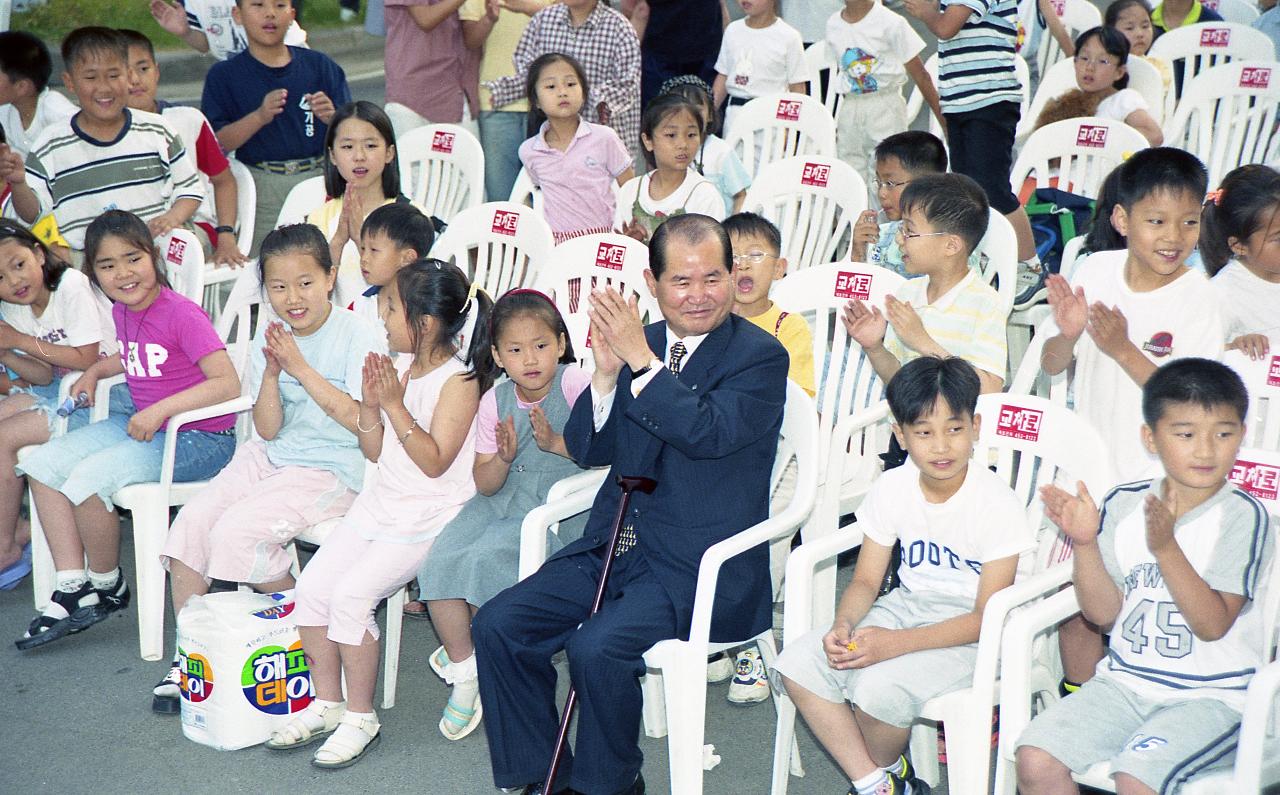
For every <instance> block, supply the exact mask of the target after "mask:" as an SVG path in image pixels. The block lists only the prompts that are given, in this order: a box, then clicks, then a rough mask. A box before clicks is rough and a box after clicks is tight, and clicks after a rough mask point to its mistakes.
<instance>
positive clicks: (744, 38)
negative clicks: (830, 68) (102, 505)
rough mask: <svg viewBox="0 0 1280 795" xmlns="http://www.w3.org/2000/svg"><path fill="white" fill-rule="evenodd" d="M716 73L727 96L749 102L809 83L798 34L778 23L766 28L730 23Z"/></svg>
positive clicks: (780, 21) (743, 20)
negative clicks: (720, 78)
mask: <svg viewBox="0 0 1280 795" xmlns="http://www.w3.org/2000/svg"><path fill="white" fill-rule="evenodd" d="M716 72H717V73H719V74H722V75H724V76H725V78H726V80H725V89H726V90H727V91H728V92H729V96H732V97H742V98H743V99H751V98H753V97H760V96H764V95H765V94H778V93H783V92H785V91H788V90H789V88H788V87H789V86H790V85H791V84H792V83H803V82H805V81H806V80H808V79H809V70H808V68H807V67H806V66H805V62H804V42H803V41H801V39H800V32H799V31H797V30H796V29H795V28H793V27H791V26H790V25H788V24H787V23H786V22H783V21H782V20H781V19H779V20H777V21H776V22H774V23H773V24H772V25H770V26H769V27H767V28H759V29H757V28H749V27H747V21H746V20H745V19H739V20H737V21H735V22H732V23H730V25H729V27H727V28H725V29H724V38H723V39H722V40H721V42H720V56H719V57H718V58H717V59H716Z"/></svg>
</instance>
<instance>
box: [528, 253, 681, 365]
mask: <svg viewBox="0 0 1280 795" xmlns="http://www.w3.org/2000/svg"><path fill="white" fill-rule="evenodd" d="M554 255H555V256H554V257H553V261H552V262H549V263H548V264H547V266H546V267H545V268H543V270H542V271H541V273H539V274H538V283H537V285H536V287H537V288H538V289H539V290H541V291H543V292H544V293H546V294H547V295H549V296H551V299H552V300H553V301H555V304H556V308H557V309H559V310H560V314H561V316H562V317H564V321H565V325H566V326H567V327H568V329H569V338H570V340H571V341H572V342H573V351H574V354H575V355H576V356H577V359H578V363H579V364H580V365H581V366H583V367H586V368H589V369H590V368H592V367H593V366H594V362H595V357H594V356H593V355H592V352H591V336H590V334H589V333H588V332H589V330H590V327H591V320H590V318H589V317H588V316H587V309H588V302H587V295H588V294H589V293H590V292H591V290H592V289H595V288H603V287H612V288H614V289H615V290H617V291H618V292H620V293H621V294H622V295H623V297H625V298H630V297H631V296H632V295H635V296H636V297H637V299H638V300H639V302H640V319H641V320H644V321H645V322H653V321H655V320H658V319H660V318H661V317H662V310H661V309H659V308H658V302H657V300H656V299H655V298H654V297H653V293H651V292H650V291H649V285H648V284H647V283H646V282H645V279H644V273H645V271H647V270H648V269H649V247H648V246H646V245H645V244H644V243H641V242H640V241H638V240H636V239H635V238H631V237H627V236H626V235H615V234H598V235H583V236H582V237H575V238H570V239H569V240H566V241H565V242H563V243H561V244H560V245H558V246H556V247H555V252H554Z"/></svg>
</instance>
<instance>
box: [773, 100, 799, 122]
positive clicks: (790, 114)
mask: <svg viewBox="0 0 1280 795" xmlns="http://www.w3.org/2000/svg"><path fill="white" fill-rule="evenodd" d="M777 116H778V118H779V119H782V120H783V121H800V101H799V100H796V99H780V100H778V113H777Z"/></svg>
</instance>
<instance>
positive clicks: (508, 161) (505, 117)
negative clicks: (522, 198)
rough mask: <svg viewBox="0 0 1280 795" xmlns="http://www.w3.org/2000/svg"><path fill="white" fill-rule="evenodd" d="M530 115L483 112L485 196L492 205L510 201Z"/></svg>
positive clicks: (481, 119)
mask: <svg viewBox="0 0 1280 795" xmlns="http://www.w3.org/2000/svg"><path fill="white" fill-rule="evenodd" d="M526 119H527V115H526V114H524V113H518V112H515V111H510V110H483V111H480V145H481V146H482V147H484V192H485V195H486V196H487V197H488V199H489V201H491V202H504V201H506V200H507V199H509V198H511V186H513V185H515V184H516V176H517V175H518V174H519V173H520V144H522V143H524V139H525V138H527V137H528V136H527V135H525V134H524V131H525V122H526Z"/></svg>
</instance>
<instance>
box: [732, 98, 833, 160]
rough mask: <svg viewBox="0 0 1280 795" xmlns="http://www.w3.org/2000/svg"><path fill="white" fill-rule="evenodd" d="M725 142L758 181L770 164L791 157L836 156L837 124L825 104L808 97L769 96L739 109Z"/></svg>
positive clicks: (756, 99) (754, 100) (752, 101)
mask: <svg viewBox="0 0 1280 795" xmlns="http://www.w3.org/2000/svg"><path fill="white" fill-rule="evenodd" d="M725 142H726V143H728V144H729V148H731V149H733V150H734V151H735V152H737V153H738V157H739V158H740V159H741V160H742V165H743V166H744V167H746V169H747V173H748V174H750V175H751V178H752V180H753V182H754V180H755V178H756V175H757V174H758V173H760V169H761V168H762V167H763V166H764V165H765V164H766V163H772V162H774V161H776V160H782V159H783V158H787V157H807V156H809V155H828V156H834V155H835V153H836V123H835V119H833V118H831V114H830V113H828V112H827V108H826V106H825V105H823V104H822V103H821V102H819V101H818V100H816V99H814V98H812V97H809V96H806V95H805V94H793V93H790V92H787V93H784V94H767V95H765V96H763V97H757V98H755V99H753V100H751V101H750V102H748V103H747V104H745V105H743V106H742V107H741V108H739V109H738V110H737V112H736V113H735V114H734V119H733V128H732V129H730V130H727V131H726V132H725Z"/></svg>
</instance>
